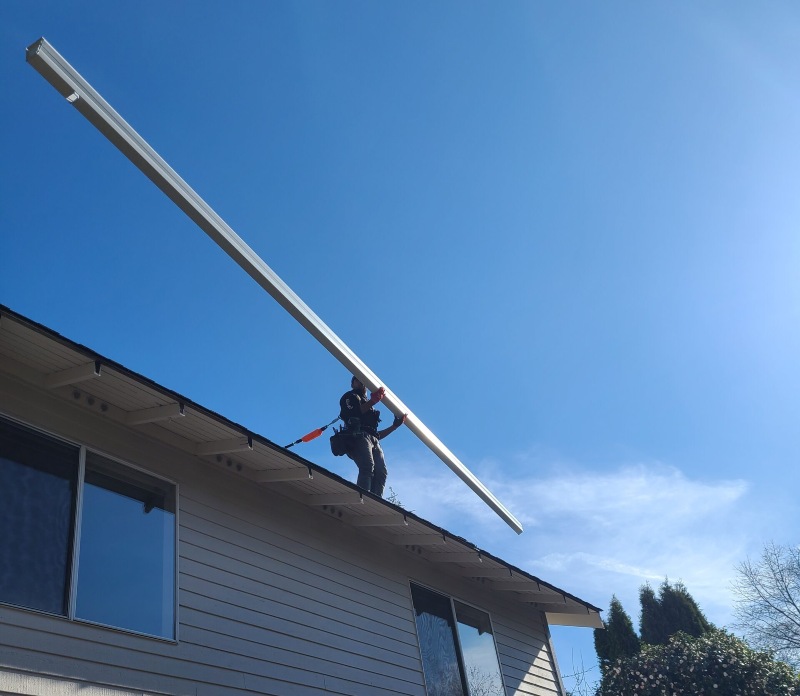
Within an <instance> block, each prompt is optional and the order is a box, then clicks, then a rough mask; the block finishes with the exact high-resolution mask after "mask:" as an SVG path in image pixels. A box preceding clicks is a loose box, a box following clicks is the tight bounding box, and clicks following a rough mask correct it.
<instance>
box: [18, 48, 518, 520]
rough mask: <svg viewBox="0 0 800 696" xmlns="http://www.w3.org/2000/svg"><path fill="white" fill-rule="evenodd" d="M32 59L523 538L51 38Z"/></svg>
mask: <svg viewBox="0 0 800 696" xmlns="http://www.w3.org/2000/svg"><path fill="white" fill-rule="evenodd" d="M26 60H27V61H28V63H30V64H31V65H32V66H33V67H34V68H35V69H36V70H37V71H38V72H39V74H41V75H42V77H44V78H45V79H46V80H47V81H48V82H49V83H50V84H51V85H53V87H55V88H56V90H58V92H59V93H60V94H61V96H63V97H65V98H66V99H67V101H69V102H70V103H71V104H72V105H73V106H74V107H75V108H76V109H77V110H78V111H79V112H80V113H81V114H83V115H84V116H85V117H86V119H88V120H89V122H91V123H92V125H94V126H95V128H97V130H99V131H100V132H101V133H102V134H103V135H104V136H106V138H108V139H109V140H110V141H111V142H112V143H113V144H114V145H115V146H116V147H117V148H118V149H119V150H120V151H121V152H122V154H124V155H125V156H126V157H127V158H128V159H129V160H130V161H131V162H133V163H134V164H135V165H136V166H137V167H138V168H139V169H140V170H141V171H142V172H143V173H144V175H145V176H147V178H148V179H150V180H151V181H152V182H153V183H154V184H155V185H156V186H158V188H160V189H161V190H162V191H163V192H164V193H165V194H167V196H168V197H169V198H170V200H172V202H173V203H175V205H177V206H178V207H179V208H180V209H181V210H182V211H183V212H184V213H186V214H187V215H188V216H189V217H190V218H191V219H192V220H193V221H194V222H195V223H197V225H198V226H199V227H200V229H202V230H203V232H205V233H206V234H207V235H208V236H209V237H211V239H213V240H214V241H215V242H216V243H217V244H218V245H219V246H220V247H222V249H224V250H225V252H226V253H227V254H228V256H230V257H231V258H232V259H233V260H234V261H235V262H236V263H237V264H239V266H241V267H242V268H243V269H244V270H245V271H246V272H247V273H248V274H249V275H250V277H251V278H253V280H255V281H256V282H257V283H258V284H259V285H260V286H261V287H262V288H264V290H266V291H267V292H268V293H269V294H270V295H272V297H273V298H274V299H275V300H276V301H277V302H278V304H280V305H281V307H283V308H284V309H285V310H286V311H287V312H289V314H291V315H292V316H293V317H294V318H295V319H296V320H297V321H298V322H299V323H300V324H301V325H302V326H303V327H305V329H306V330H307V331H308V332H309V333H310V334H311V335H312V336H314V338H316V339H317V341H319V342H320V343H321V344H322V345H323V346H324V347H325V348H326V349H327V350H328V352H329V353H331V355H333V356H334V357H335V358H336V359H337V360H338V361H339V362H340V363H341V364H342V365H344V367H345V368H346V369H347V370H348V371H349V372H351V373H352V374H354V375H356V376H357V377H358V378H359V379H360V380H361V382H362V383H363V384H365V385H366V386H367V387H368V388H369V389H370V390H371V391H374V390H375V389H377V388H378V387H380V386H384V388H385V389H386V396H385V397H384V399H383V403H384V404H385V405H386V407H387V408H388V409H389V410H390V411H391V412H392V413H393V414H394V415H396V416H397V415H401V414H403V413H407V414H408V417H407V418H406V425H407V426H408V427H409V429H410V430H411V432H413V433H414V434H415V435H416V436H417V437H418V438H419V439H420V440H421V441H422V442H423V443H424V444H425V445H426V446H427V447H428V448H429V449H430V450H431V451H432V452H433V453H434V454H435V455H436V456H437V457H439V459H441V460H442V461H443V462H444V463H445V464H447V466H449V467H450V469H452V471H453V472H454V473H455V474H456V475H457V476H458V477H459V478H460V479H461V480H462V481H464V483H466V484H467V485H468V486H469V487H470V488H471V489H472V490H473V491H474V492H475V493H477V494H478V496H479V497H480V498H481V499H482V500H483V501H484V502H485V503H486V504H487V505H488V506H489V507H490V508H492V510H494V511H495V512H496V513H497V514H498V515H499V516H500V517H501V518H502V519H503V520H504V521H505V522H506V523H507V524H508V525H509V526H510V527H511V528H512V529H513V530H514V531H515V532H517V534H521V533H522V525H521V524H520V523H519V521H518V520H517V519H516V518H515V517H514V516H513V515H512V514H511V513H510V512H509V511H508V510H507V509H506V508H505V507H504V506H503V504H502V503H501V502H500V501H499V500H498V499H497V498H495V496H494V495H493V494H492V493H491V491H489V489H488V488H486V486H484V485H483V484H482V483H481V482H480V481H479V480H478V479H477V478H476V477H475V475H474V474H473V473H472V472H471V471H470V470H469V469H467V467H465V466H464V465H463V464H462V463H461V462H460V461H459V460H458V458H457V457H456V456H455V455H454V454H453V453H452V452H451V451H450V450H449V449H447V447H445V445H444V444H443V443H442V442H441V440H439V438H437V437H436V435H434V434H433V433H432V432H431V431H430V430H429V429H428V428H427V427H426V426H425V424H424V423H423V422H422V421H421V420H420V419H419V418H417V417H416V416H415V415H414V414H413V413H412V412H411V410H410V409H409V408H408V407H407V406H406V405H405V404H404V403H403V402H402V401H401V400H400V399H399V398H398V397H397V395H396V394H394V392H392V391H391V390H390V389H389V388H388V387H386V386H385V385H382V382H381V381H380V380H379V379H378V377H377V375H376V374H375V373H374V372H372V370H370V369H369V367H367V365H366V364H365V363H364V362H362V361H361V359H360V358H359V357H358V356H357V355H356V354H355V353H354V352H353V351H352V350H350V348H348V347H347V346H346V345H345V343H344V342H343V341H342V340H341V339H340V338H339V337H338V336H337V335H336V334H335V333H334V332H333V331H332V330H331V329H330V328H329V327H328V326H327V325H326V324H325V322H323V321H322V320H321V319H320V318H319V317H318V316H317V315H316V314H314V312H313V311H311V309H310V308H309V307H308V306H307V305H306V304H305V302H303V301H302V300H301V299H300V298H299V297H298V296H297V295H296V294H295V293H294V292H293V291H292V289H291V288H290V287H289V286H288V285H286V283H284V282H283V280H281V279H280V278H279V277H278V275H277V274H276V273H275V272H274V271H273V270H272V269H271V268H270V267H269V266H267V264H266V263H264V261H262V260H261V258H259V256H258V255H257V254H256V253H255V252H254V251H253V250H252V249H251V248H250V247H249V246H248V245H247V244H245V242H244V241H243V240H242V239H241V238H240V237H239V235H237V234H236V233H235V232H234V231H233V230H232V229H231V228H230V227H229V226H228V225H227V224H226V223H225V221H224V220H223V219H222V218H221V217H220V216H219V215H217V213H215V212H214V211H213V210H212V209H211V207H210V206H209V205H208V204H207V203H206V202H205V201H204V200H203V199H202V198H200V196H199V195H197V193H196V192H195V191H194V190H192V188H191V187H190V186H189V185H188V184H187V183H186V182H185V181H184V180H183V179H182V178H181V177H180V176H178V174H177V173H176V172H175V171H174V170H173V169H172V168H171V167H170V166H169V165H168V164H167V163H166V162H165V161H164V160H163V159H162V158H161V157H160V156H159V155H158V153H156V152H155V150H153V148H152V147H150V145H148V144H147V142H145V140H144V139H143V138H142V137H141V136H140V135H139V134H138V133H137V132H136V131H135V130H134V129H133V128H131V126H130V125H128V123H126V122H125V120H124V119H123V118H122V117H121V116H120V115H119V114H118V113H117V112H116V111H114V109H112V108H111V106H110V105H109V104H108V103H107V102H106V101H105V100H104V99H103V98H102V97H101V96H100V95H99V94H98V93H97V92H96V91H95V90H94V89H93V88H92V86H91V85H90V84H89V83H88V82H86V80H84V79H83V78H82V77H81V76H80V74H78V72H77V71H76V70H75V69H74V68H73V67H72V66H71V65H70V64H69V63H68V62H67V61H66V60H64V58H63V57H62V56H61V55H60V54H59V53H58V51H56V50H55V49H54V48H53V47H52V46H51V45H50V44H49V43H48V42H47V41H46V40H45V39H43V38H42V39H39V40H38V41H36V42H35V43H33V44H31V45H30V46H28V48H27V50H26Z"/></svg>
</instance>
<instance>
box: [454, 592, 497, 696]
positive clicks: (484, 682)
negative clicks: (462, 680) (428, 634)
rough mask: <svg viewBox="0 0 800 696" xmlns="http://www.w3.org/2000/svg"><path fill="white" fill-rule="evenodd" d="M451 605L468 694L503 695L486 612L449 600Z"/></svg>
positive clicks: (490, 627) (492, 637) (477, 695)
mask: <svg viewBox="0 0 800 696" xmlns="http://www.w3.org/2000/svg"><path fill="white" fill-rule="evenodd" d="M453 606H454V607H455V610H456V623H457V625H458V638H459V641H460V643H461V655H462V658H463V661H464V671H465V672H466V677H467V685H468V686H469V692H470V694H471V696H504V694H505V690H504V688H503V678H502V676H501V675H500V664H499V663H498V661H497V650H496V648H495V644H494V635H493V634H492V624H491V622H490V621H489V615H488V614H487V613H486V612H485V611H481V610H480V609H476V608H475V607H471V606H469V605H468V604H463V603H462V602H459V601H458V600H453Z"/></svg>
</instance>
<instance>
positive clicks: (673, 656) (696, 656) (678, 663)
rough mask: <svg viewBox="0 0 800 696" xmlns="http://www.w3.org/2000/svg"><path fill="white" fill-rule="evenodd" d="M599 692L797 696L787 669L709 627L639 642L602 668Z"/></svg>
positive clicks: (798, 688)
mask: <svg viewBox="0 0 800 696" xmlns="http://www.w3.org/2000/svg"><path fill="white" fill-rule="evenodd" d="M597 693H598V696H680V695H684V696H708V695H710V694H714V695H717V696H800V681H798V677H797V675H795V674H794V673H793V672H792V670H791V668H790V667H789V666H788V665H786V664H784V663H783V662H776V661H775V660H774V659H773V658H772V656H770V655H769V654H768V653H763V652H756V651H755V650H753V649H751V648H750V647H748V646H747V645H746V644H745V643H744V642H743V641H741V640H740V639H738V638H736V637H735V636H733V635H731V634H730V633H727V632H726V631H721V630H717V629H711V630H709V631H708V632H707V633H704V634H703V635H701V636H699V637H693V636H690V635H687V634H685V633H677V634H675V635H674V636H672V637H671V638H670V640H669V643H667V644H666V645H644V644H643V645H642V649H641V652H640V653H639V654H638V655H634V656H633V657H626V658H621V659H619V660H617V661H616V662H614V663H612V664H610V665H609V666H608V667H606V668H605V669H604V670H603V679H602V681H601V683H600V686H599V688H598V691H597Z"/></svg>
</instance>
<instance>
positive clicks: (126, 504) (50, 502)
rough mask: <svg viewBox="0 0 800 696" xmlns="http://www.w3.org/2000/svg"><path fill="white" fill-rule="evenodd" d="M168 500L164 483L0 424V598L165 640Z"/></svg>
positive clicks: (170, 616)
mask: <svg viewBox="0 0 800 696" xmlns="http://www.w3.org/2000/svg"><path fill="white" fill-rule="evenodd" d="M82 460H83V461H84V466H83V467H82V466H81V461H82ZM175 500H176V491H175V486H174V485H173V484H171V483H168V482H166V481H164V480H162V479H159V478H156V477H155V476H152V475H150V474H146V473H144V472H142V471H139V470H138V469H134V468H132V467H129V466H125V465H123V464H120V463H118V462H115V461H112V460H110V459H107V458H106V457H103V456H101V455H99V454H97V453H95V452H92V451H89V450H87V449H86V448H85V447H80V446H78V445H73V444H69V443H65V442H63V441H60V440H57V439H56V438H52V437H49V436H47V435H44V434H42V433H40V432H38V431H36V430H33V429H32V428H27V427H25V426H22V425H18V424H16V423H12V422H11V421H8V420H5V419H3V418H0V602H4V603H7V604H13V605H16V606H20V607H26V608H30V609H38V610H41V611H45V612H48V613H51V614H60V615H62V616H66V617H68V618H70V619H81V620H85V621H91V622H93V623H99V624H103V625H107V626H113V627H115V628H122V629H127V630H130V631H136V632H137V633H144V634H148V635H153V636H159V637H162V638H174V636H175ZM78 520H80V522H79V523H78V522H77V521H78ZM78 526H79V527H80V528H79V529H77V527H78ZM73 540H74V541H73ZM73 546H74V548H75V549H77V559H74V558H73V556H74V555H75V552H74V551H73Z"/></svg>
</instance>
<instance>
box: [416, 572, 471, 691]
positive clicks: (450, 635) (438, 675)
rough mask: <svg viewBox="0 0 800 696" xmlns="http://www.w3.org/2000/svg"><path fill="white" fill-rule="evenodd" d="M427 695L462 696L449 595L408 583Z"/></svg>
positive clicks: (463, 686)
mask: <svg viewBox="0 0 800 696" xmlns="http://www.w3.org/2000/svg"><path fill="white" fill-rule="evenodd" d="M411 597H412V599H413V601H414V613H415V614H416V621H417V635H418V636H419V645H420V652H421V653H422V668H423V670H424V671H425V684H426V686H427V687H428V696H465V694H466V693H467V691H466V688H465V684H464V683H463V680H462V674H463V670H462V669H461V665H460V660H459V655H458V648H457V645H456V633H455V631H456V626H455V621H453V610H452V608H451V606H450V599H449V598H448V597H445V596H444V595H440V594H439V593H438V592H432V591H431V590H427V589H425V588H424V587H420V586H419V585H415V584H414V583H412V584H411Z"/></svg>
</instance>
